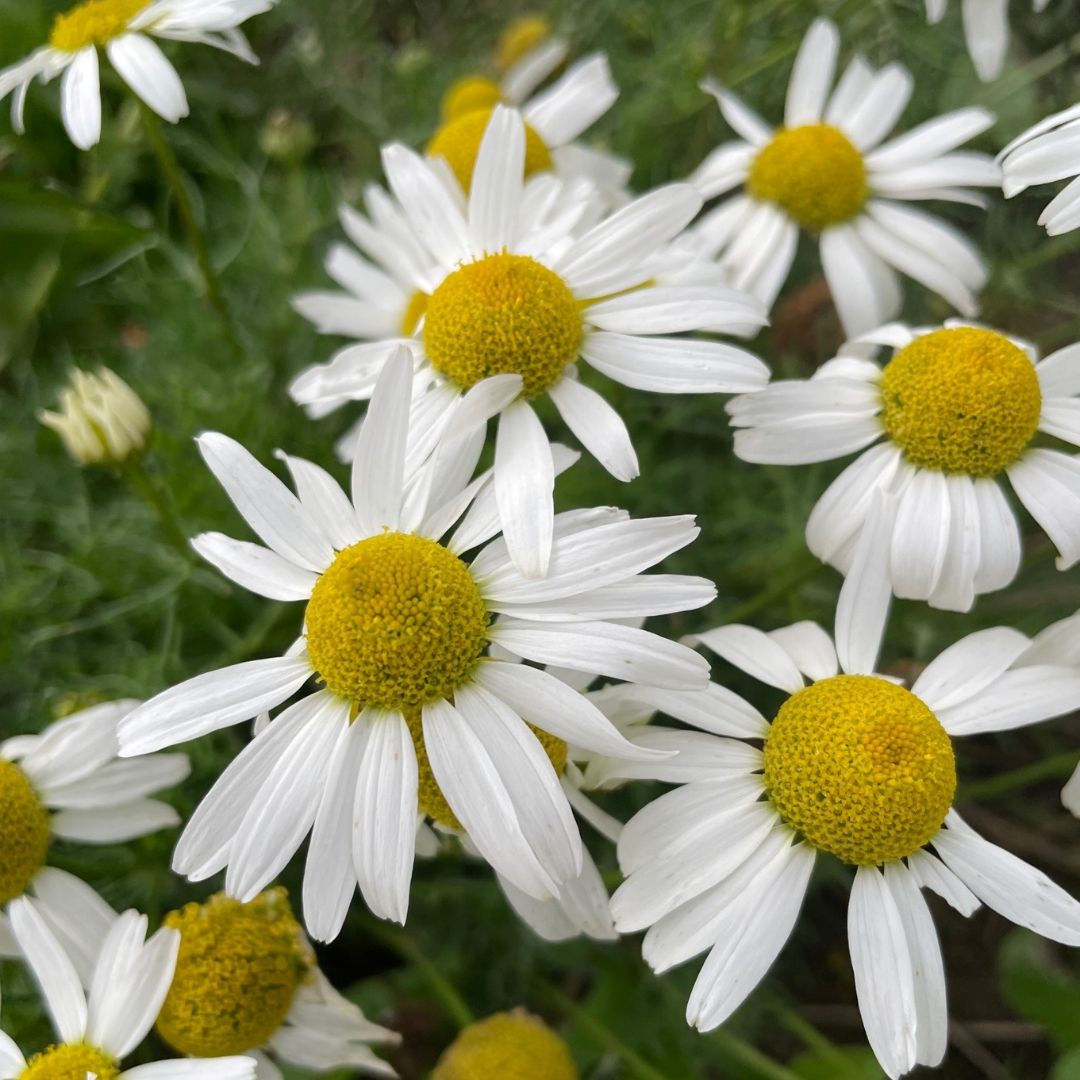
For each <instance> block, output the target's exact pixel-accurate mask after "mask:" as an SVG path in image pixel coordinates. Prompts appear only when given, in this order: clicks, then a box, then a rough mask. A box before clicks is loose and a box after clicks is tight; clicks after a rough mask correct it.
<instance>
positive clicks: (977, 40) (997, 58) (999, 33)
mask: <svg viewBox="0 0 1080 1080" xmlns="http://www.w3.org/2000/svg"><path fill="white" fill-rule="evenodd" d="M1008 6H1009V5H1008V0H980V2H979V3H977V4H973V3H972V2H971V0H964V4H963V6H962V7H961V9H960V10H961V12H962V14H963V21H964V38H965V39H966V41H967V47H968V52H969V53H970V54H971V59H972V61H973V62H974V64H975V70H976V71H977V72H978V73H979V78H980V79H982V80H983V82H990V81H991V80H992V79H996V78H997V77H998V75H1000V74H1001V68H1002V66H1003V65H1004V63H1005V51H1006V50H1007V49H1008V47H1009V21H1008Z"/></svg>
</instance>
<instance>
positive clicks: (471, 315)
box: [424, 252, 583, 398]
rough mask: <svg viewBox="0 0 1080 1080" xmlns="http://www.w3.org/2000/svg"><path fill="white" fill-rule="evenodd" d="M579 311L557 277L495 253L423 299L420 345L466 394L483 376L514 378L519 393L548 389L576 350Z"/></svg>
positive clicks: (468, 265) (528, 394) (514, 257)
mask: <svg viewBox="0 0 1080 1080" xmlns="http://www.w3.org/2000/svg"><path fill="white" fill-rule="evenodd" d="M582 334H583V328H582V320H581V311H580V309H579V307H578V303H577V301H576V300H575V299H574V294H573V293H572V292H571V291H570V288H569V286H568V285H567V284H566V282H565V281H563V279H562V278H561V277H559V275H558V274H556V273H555V272H554V271H552V270H549V269H548V268H547V267H546V266H542V265H541V264H540V263H538V262H537V261H536V260H535V259H531V258H529V256H527V255H509V254H507V253H506V252H502V253H499V254H495V255H485V256H484V257H483V258H482V259H477V261H476V262H471V263H465V264H464V265H463V266H460V267H458V269H457V270H455V271H454V272H453V273H452V274H450V275H449V276H448V277H446V279H445V280H444V281H443V282H442V284H441V285H439V287H438V288H437V289H436V290H435V292H434V293H433V294H432V297H431V300H430V301H429V302H428V309H427V319H426V321H425V323H424V347H425V349H426V350H427V354H428V356H429V357H430V359H431V362H432V364H433V365H434V366H435V368H436V369H437V370H439V371H441V372H442V373H443V374H444V375H445V376H446V377H447V378H448V379H451V380H452V381H453V382H454V383H456V384H457V385H458V386H459V387H461V388H462V389H464V390H467V389H468V388H469V387H471V386H475V385H476V383H478V382H480V380H481V379H486V378H488V377H489V376H491V375H506V374H516V375H520V376H521V377H522V379H523V380H524V384H525V385H524V391H523V393H524V396H525V397H527V398H533V397H536V396H537V395H538V394H542V393H543V392H544V391H545V390H547V389H549V388H550V387H552V386H554V385H555V383H557V382H558V381H559V379H560V378H561V377H562V373H563V371H565V370H566V366H567V365H568V364H572V363H573V362H574V361H575V360H576V359H577V355H578V350H579V349H580V348H581V339H582Z"/></svg>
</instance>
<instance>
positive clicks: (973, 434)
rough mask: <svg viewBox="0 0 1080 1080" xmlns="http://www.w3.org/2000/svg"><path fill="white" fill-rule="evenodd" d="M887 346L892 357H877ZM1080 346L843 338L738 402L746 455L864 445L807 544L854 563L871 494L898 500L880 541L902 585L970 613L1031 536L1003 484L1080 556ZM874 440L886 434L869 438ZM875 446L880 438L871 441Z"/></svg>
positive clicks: (965, 334) (1008, 577) (979, 339)
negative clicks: (1046, 351) (802, 373)
mask: <svg viewBox="0 0 1080 1080" xmlns="http://www.w3.org/2000/svg"><path fill="white" fill-rule="evenodd" d="M879 348H886V349H888V350H889V352H890V357H889V359H888V362H887V363H886V364H885V365H884V366H880V365H879V364H878V363H876V362H874V361H872V360H869V359H866V357H867V356H868V355H873V354H874V353H875V352H877V351H878V349H879ZM1078 392H1080V345H1071V346H1069V347H1068V348H1065V349H1060V350H1058V351H1057V352H1055V353H1052V354H1051V355H1050V356H1047V357H1046V358H1045V359H1043V360H1042V361H1039V362H1036V361H1035V358H1034V355H1033V352H1032V351H1031V350H1030V348H1029V347H1028V346H1027V345H1025V344H1023V343H1021V342H1018V341H1015V340H1013V339H1011V338H1009V337H1007V336H1006V335H1004V334H1002V333H1000V332H999V331H996V330H990V329H987V328H985V327H980V326H965V325H962V324H959V323H946V324H945V326H943V327H937V328H929V327H928V328H918V329H913V328H909V327H906V326H902V325H900V324H893V325H891V326H884V327H881V328H880V329H878V330H876V331H874V332H873V333H870V334H866V335H864V336H863V337H862V338H860V339H858V340H857V341H855V342H851V343H849V344H848V345H846V346H844V348H843V349H842V350H841V355H840V356H838V357H836V358H834V359H832V360H829V361H828V362H827V363H825V364H823V365H822V366H821V368H819V369H818V371H817V372H816V373H815V374H814V375H813V377H812V378H810V379H805V380H791V381H782V382H775V383H773V384H771V385H770V386H769V387H768V388H766V389H765V390H763V391H761V392H760V393H758V394H748V395H745V396H742V397H738V398H735V399H733V400H732V401H730V402H729V403H728V412H729V413H730V414H731V423H732V424H733V425H734V426H735V428H736V429H737V430H736V433H735V453H736V454H737V455H738V456H739V457H741V458H742V459H743V460H745V461H753V462H758V463H761V464H774V465H799V464H807V463H809V462H813V461H828V460H831V459H832V458H838V457H843V456H845V455H848V454H851V453H854V452H857V451H865V452H863V453H861V454H860V456H859V457H858V458H857V459H856V461H855V462H854V463H853V464H851V465H849V466H848V467H847V468H846V469H845V470H844V471H843V472H842V473H841V474H840V476H839V477H838V478H837V479H836V480H835V481H834V482H833V483H832V485H831V486H830V487H829V488H828V490H827V491H826V492H825V494H824V495H823V496H822V497H821V499H820V500H819V501H818V503H817V506H815V507H814V510H813V513H812V514H811V515H810V520H809V522H808V523H807V527H806V540H807V543H808V545H809V547H810V550H811V551H813V553H814V554H815V555H817V556H818V558H820V559H822V560H823V561H825V562H827V563H829V564H830V565H832V566H835V567H836V568H837V569H838V570H840V572H841V573H846V572H847V570H848V567H849V565H850V561H851V552H852V546H853V544H854V541H855V538H856V537H857V535H858V533H859V530H860V529H861V528H862V527H863V523H864V521H865V519H866V515H867V512H868V510H869V507H870V504H871V496H872V493H873V492H874V491H875V490H876V489H879V488H880V489H882V490H884V491H888V492H890V493H892V494H894V495H895V496H896V499H897V517H896V529H895V532H894V533H893V535H892V537H891V539H890V540H889V542H888V543H887V544H886V545H885V546H884V548H883V549H882V555H883V558H884V559H885V560H886V562H887V563H888V566H889V573H890V577H891V580H892V585H893V589H894V591H895V594H896V595H897V596H900V597H904V598H906V599H913V600H928V601H929V602H930V604H931V605H932V606H934V607H938V608H946V609H948V610H951V611H967V610H968V609H969V608H970V607H971V605H972V603H973V602H974V600H975V597H976V596H977V595H981V594H982V593H986V592H993V591H995V590H997V589H1003V588H1004V587H1005V586H1006V585H1008V584H1009V582H1011V581H1012V580H1013V578H1014V577H1015V576H1016V572H1017V569H1018V568H1019V565H1020V531H1019V526H1018V524H1017V521H1016V518H1015V516H1014V515H1013V512H1012V510H1011V509H1010V508H1009V504H1008V502H1007V501H1006V498H1005V493H1004V491H1003V484H1002V480H1003V479H1005V478H1006V477H1007V478H1008V480H1009V483H1010V484H1011V485H1012V488H1013V491H1014V492H1015V493H1016V495H1017V497H1018V498H1019V499H1020V501H1021V502H1022V503H1023V504H1024V506H1025V507H1026V508H1027V510H1028V511H1029V512H1030V514H1031V516H1032V517H1033V518H1034V519H1035V520H1036V521H1037V522H1038V523H1039V525H1041V526H1042V528H1043V529H1044V530H1045V532H1046V534H1047V535H1048V536H1049V537H1050V539H1051V540H1052V541H1053V542H1054V544H1055V545H1056V546H1057V549H1058V551H1059V553H1060V556H1059V558H1058V560H1057V566H1058V569H1059V570H1066V569H1068V568H1069V567H1071V566H1073V565H1075V564H1076V562H1077V561H1078V560H1080V457H1078V456H1077V455H1076V454H1075V453H1066V452H1064V451H1062V450H1057V449H1053V448H1051V447H1043V446H1036V445H1035V438H1036V435H1037V434H1038V433H1039V432H1042V433H1044V434H1045V435H1050V436H1053V437H1054V438H1056V439H1060V440H1063V441H1064V442H1067V443H1071V444H1072V445H1073V446H1077V445H1080V413H1078V411H1077V409H1078V403H1077V399H1076V395H1077V393H1078ZM872 444H876V445H872ZM867 447H870V449H866V448H867Z"/></svg>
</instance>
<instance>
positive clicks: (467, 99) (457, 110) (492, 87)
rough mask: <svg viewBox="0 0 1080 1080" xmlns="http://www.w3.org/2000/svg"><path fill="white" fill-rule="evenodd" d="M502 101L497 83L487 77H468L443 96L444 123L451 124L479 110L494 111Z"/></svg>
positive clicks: (458, 81)
mask: <svg viewBox="0 0 1080 1080" xmlns="http://www.w3.org/2000/svg"><path fill="white" fill-rule="evenodd" d="M500 101H502V91H501V90H500V89H499V84H498V83H497V82H495V81H494V80H493V79H489V78H487V76H485V75H466V76H465V78H463V79H458V80H457V82H455V83H452V84H451V86H450V89H449V90H447V91H446V93H445V94H443V98H442V104H441V106H440V111H441V113H442V119H443V123H444V124H449V123H450V121H451V120H457V119H459V118H460V117H462V116H467V115H468V114H469V113H471V112H476V111H477V109H488V110H490V109H494V108H495V106H496V105H498V104H499V102H500Z"/></svg>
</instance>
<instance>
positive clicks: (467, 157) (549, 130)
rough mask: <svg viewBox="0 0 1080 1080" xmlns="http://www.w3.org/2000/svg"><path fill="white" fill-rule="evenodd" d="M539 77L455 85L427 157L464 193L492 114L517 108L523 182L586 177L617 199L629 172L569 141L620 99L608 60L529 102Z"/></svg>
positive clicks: (577, 67)
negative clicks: (550, 175) (548, 175)
mask: <svg viewBox="0 0 1080 1080" xmlns="http://www.w3.org/2000/svg"><path fill="white" fill-rule="evenodd" d="M550 58H551V54H548V55H544V56H541V57H539V58H538V59H539V60H541V61H543V62H544V63H546V62H547V61H548V60H550ZM542 69H543V64H537V65H535V66H533V67H525V68H522V69H521V70H519V71H514V72H512V73H511V76H512V77H511V76H508V77H507V79H505V80H504V82H503V84H502V85H499V84H498V83H495V82H493V81H492V80H490V79H485V78H483V77H479V76H475V75H474V76H470V77H468V78H466V79H464V80H461V81H459V82H457V83H455V84H454V85H453V86H452V87H450V89H449V90H448V91H447V92H446V94H445V95H444V96H443V101H442V121H443V122H442V125H441V127H440V128H439V129H438V130H437V131H436V132H435V134H434V135H433V136H432V138H431V141H430V142H429V143H428V145H427V154H428V155H429V156H430V157H432V158H442V159H443V160H444V161H445V162H446V164H447V165H448V166H449V167H450V170H451V171H452V172H453V174H454V176H455V177H456V179H457V182H458V183H459V184H460V185H461V189H462V190H463V191H466V192H467V191H468V190H469V188H470V186H471V184H472V181H473V171H474V169H475V167H476V159H477V155H478V154H479V152H480V143H481V140H482V139H483V137H484V132H485V131H486V130H487V126H488V123H489V121H490V120H491V116H492V113H493V112H494V110H495V108H496V107H497V106H498V105H499V104H500V103H504V104H507V105H513V106H515V107H519V108H520V110H521V114H522V117H523V119H524V123H525V156H524V161H523V163H522V167H523V169H524V173H525V176H526V177H528V176H532V175H534V174H536V173H542V172H550V171H555V172H557V173H559V174H561V175H563V176H566V177H577V176H586V177H589V178H591V179H593V180H595V181H596V182H597V183H599V184H602V185H603V186H605V187H606V188H609V189H611V190H612V191H613V192H616V193H617V192H621V191H622V190H623V189H624V188H625V186H626V183H627V181H628V180H629V179H630V173H631V171H632V167H631V166H630V164H629V163H628V162H626V161H624V160H623V159H622V158H617V157H614V156H613V155H611V154H607V153H604V152H602V151H599V150H593V149H590V148H589V147H586V146H583V145H582V144H580V143H578V142H575V141H574V140H576V139H577V138H578V136H579V135H581V134H582V133H584V132H585V131H586V130H587V129H588V128H590V127H592V125H593V124H595V123H596V121H597V120H599V119H600V117H601V116H603V115H604V113H606V112H607V111H608V109H610V108H611V106H612V105H614V104H615V100H616V98H618V96H619V88H618V87H617V86H616V85H615V82H614V80H613V79H612V77H611V67H610V65H609V64H608V60H607V57H606V56H604V55H603V53H595V54H593V55H592V56H587V57H585V58H583V59H582V60H579V61H578V62H577V63H576V64H573V65H571V67H570V68H569V69H568V70H567V72H566V73H565V74H564V75H563V76H562V77H561V78H559V79H558V80H557V81H556V82H555V83H553V84H552V85H551V86H550V87H548V88H547V89H546V90H543V91H541V92H540V93H538V94H535V95H533V96H531V97H530V94H532V90H533V89H534V88H535V85H536V81H534V77H535V76H536V75H538V74H541V71H542ZM546 74H548V72H543V74H542V75H541V78H543V77H545V76H546ZM530 83H532V85H529V84H530Z"/></svg>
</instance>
